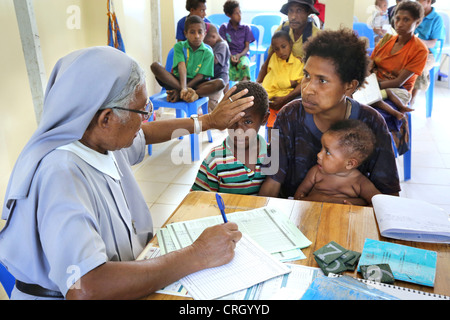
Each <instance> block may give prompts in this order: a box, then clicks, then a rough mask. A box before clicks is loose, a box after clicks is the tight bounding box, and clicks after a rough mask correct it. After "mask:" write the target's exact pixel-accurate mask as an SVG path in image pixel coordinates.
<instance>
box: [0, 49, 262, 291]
mask: <svg viewBox="0 0 450 320" xmlns="http://www.w3.org/2000/svg"><path fill="white" fill-rule="evenodd" d="M143 74H144V73H143V71H142V69H141V68H140V67H139V66H138V65H137V63H136V62H135V61H134V60H132V59H131V58H129V57H128V56H127V55H126V54H124V53H123V52H121V51H119V50H117V49H114V48H111V47H93V48H88V49H83V50H79V51H75V52H73V53H71V54H69V55H67V56H66V57H64V58H62V59H60V60H59V61H58V63H57V64H56V66H55V68H54V70H53V72H52V74H51V76H50V79H49V84H48V87H47V91H46V97H45V101H44V110H43V115H42V120H41V123H40V124H39V127H38V128H37V130H36V132H35V133H34V135H33V136H32V137H31V139H30V141H29V142H28V144H27V145H26V146H25V148H24V150H23V151H22V153H21V155H20V156H19V158H18V160H17V162H16V165H15V167H14V170H13V172H12V175H11V178H10V181H9V185H8V190H7V192H6V196H5V205H4V207H3V212H2V218H3V219H7V222H6V225H5V227H4V229H3V230H2V231H1V233H0V247H1V250H0V261H1V262H2V263H3V264H4V265H5V266H6V267H7V268H8V270H9V271H10V272H11V273H12V274H13V276H14V277H15V278H16V280H17V282H16V287H15V288H14V290H13V293H12V297H11V298H12V299H39V298H47V299H62V298H67V299H87V298H92V299H113V298H120V299H126V298H139V297H143V296H145V295H148V294H149V293H151V292H153V291H155V290H157V289H159V288H161V287H164V286H166V285H168V284H170V283H172V282H174V281H176V280H178V279H180V278H182V277H184V276H185V275H187V274H189V273H192V272H195V271H197V270H200V269H204V268H209V267H211V266H218V265H221V264H224V263H227V262H228V261H230V260H231V259H232V257H233V254H234V248H235V245H236V241H238V240H239V239H240V237H241V234H240V232H239V231H238V229H237V226H236V225H235V224H230V223H227V224H223V225H219V226H215V227H212V228H210V229H207V230H205V232H204V233H203V234H202V235H201V236H200V237H199V238H198V240H197V241H196V242H195V243H194V244H193V245H192V246H189V247H186V248H184V249H182V250H179V251H176V252H174V253H173V254H169V255H164V256H162V257H159V258H156V259H151V260H148V261H139V262H138V261H134V260H135V258H136V257H137V255H138V254H139V253H140V251H141V250H142V249H143V247H144V246H145V245H146V243H147V242H148V240H149V239H150V238H151V237H152V228H153V227H152V219H151V216H150V212H149V211H148V208H147V206H146V203H145V200H144V198H143V195H142V193H141V192H140V190H139V186H138V184H137V182H136V181H135V180H134V176H133V172H132V170H131V165H134V164H136V163H138V162H140V161H142V160H143V158H144V155H145V144H146V143H147V144H148V143H156V142H161V141H166V140H169V139H171V138H172V137H171V136H172V132H173V131H174V130H175V129H177V128H182V129H185V130H188V131H189V132H191V133H192V132H194V121H193V120H192V119H174V120H168V121H155V122H149V123H145V124H142V120H143V118H144V119H146V118H148V117H149V116H150V114H151V113H150V112H149V110H147V109H146V108H147V106H149V105H148V104H147V97H148V95H147V92H146V89H145V80H144V76H143ZM234 90H235V89H232V90H230V91H229V92H227V93H226V94H225V99H224V101H223V102H221V103H219V105H218V106H217V108H216V109H215V110H214V112H213V113H212V114H210V115H207V116H200V117H199V120H201V121H202V122H203V125H202V129H203V130H207V129H208V128H220V129H224V128H226V127H228V126H230V125H231V124H232V123H234V121H237V120H239V119H240V117H242V116H243V112H242V111H243V110H244V109H245V108H247V107H249V106H250V105H252V104H253V103H252V99H253V98H252V97H248V98H244V99H239V98H240V97H241V95H243V94H245V93H246V91H245V90H244V92H243V93H242V94H240V93H238V94H235V95H232V92H233V91H234ZM74 92H75V93H76V94H74ZM232 100H233V102H232ZM149 107H151V105H150V106H149ZM227 109H228V110H227Z"/></svg>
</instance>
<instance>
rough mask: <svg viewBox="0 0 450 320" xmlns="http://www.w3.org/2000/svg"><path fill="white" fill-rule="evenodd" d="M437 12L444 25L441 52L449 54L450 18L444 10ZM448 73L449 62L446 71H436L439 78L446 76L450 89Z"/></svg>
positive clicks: (449, 70)
mask: <svg viewBox="0 0 450 320" xmlns="http://www.w3.org/2000/svg"><path fill="white" fill-rule="evenodd" d="M438 13H439V14H440V15H441V17H442V19H443V20H444V26H445V42H444V46H443V47H442V54H443V55H446V56H449V55H450V36H449V34H450V19H449V16H448V14H447V13H446V12H443V11H438ZM442 59H443V57H442V56H441V61H442ZM449 75H450V64H449V68H448V70H447V73H444V72H441V70H439V71H438V77H439V79H440V78H447V81H448V88H449V89H450V80H448V79H449Z"/></svg>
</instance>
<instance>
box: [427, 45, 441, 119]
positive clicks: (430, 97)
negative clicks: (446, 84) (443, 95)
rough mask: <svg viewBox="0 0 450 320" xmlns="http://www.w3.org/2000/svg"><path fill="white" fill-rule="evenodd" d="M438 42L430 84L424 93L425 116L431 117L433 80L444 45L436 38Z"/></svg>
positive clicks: (439, 63) (439, 64)
mask: <svg viewBox="0 0 450 320" xmlns="http://www.w3.org/2000/svg"><path fill="white" fill-rule="evenodd" d="M438 43H440V45H439V51H438V54H437V57H435V58H434V60H435V61H434V65H433V67H432V68H431V69H430V86H429V87H428V89H427V91H426V93H425V98H426V114H427V118H430V117H431V112H432V111H433V96H434V82H435V81H436V78H437V73H438V72H439V68H440V66H441V58H442V48H443V46H444V41H443V40H442V39H438Z"/></svg>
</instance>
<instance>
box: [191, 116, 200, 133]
mask: <svg viewBox="0 0 450 320" xmlns="http://www.w3.org/2000/svg"><path fill="white" fill-rule="evenodd" d="M191 119H192V120H194V133H196V134H199V133H200V132H202V130H201V128H200V122H199V121H198V114H192V115H191Z"/></svg>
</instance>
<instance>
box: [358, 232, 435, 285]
mask: <svg viewBox="0 0 450 320" xmlns="http://www.w3.org/2000/svg"><path fill="white" fill-rule="evenodd" d="M436 262H437V253H436V252H435V251H430V250H424V249H419V248H414V247H410V246H405V245H400V244H396V243H390V242H384V241H377V240H372V239H366V241H365V243H364V248H363V251H362V253H361V258H360V260H359V265H358V271H360V270H359V266H364V265H371V264H379V263H387V264H389V266H390V267H391V270H392V273H393V274H394V278H395V279H397V280H402V281H407V282H412V283H417V284H420V285H424V286H429V287H433V286H434V280H435V276H436Z"/></svg>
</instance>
